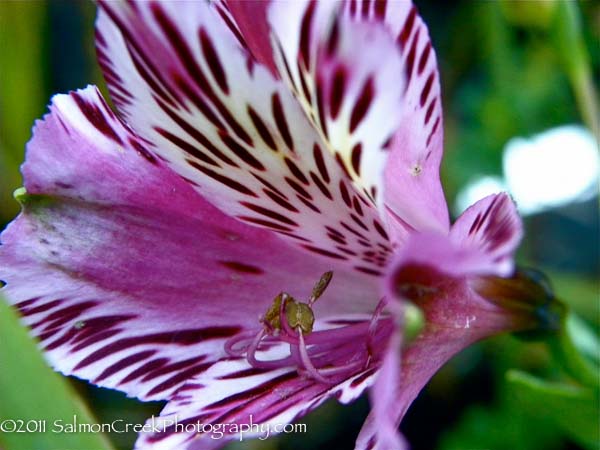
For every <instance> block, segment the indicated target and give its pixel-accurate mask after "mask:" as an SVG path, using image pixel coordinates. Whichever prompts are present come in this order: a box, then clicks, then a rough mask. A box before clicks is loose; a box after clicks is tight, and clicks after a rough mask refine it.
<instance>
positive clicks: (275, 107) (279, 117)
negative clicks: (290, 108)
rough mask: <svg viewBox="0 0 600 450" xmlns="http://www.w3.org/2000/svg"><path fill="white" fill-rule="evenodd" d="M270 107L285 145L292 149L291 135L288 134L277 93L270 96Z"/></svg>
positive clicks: (288, 130)
mask: <svg viewBox="0 0 600 450" xmlns="http://www.w3.org/2000/svg"><path fill="white" fill-rule="evenodd" d="M271 109H272V111H273V117H274V118H275V123H276V124H277V128H278V129H279V133H280V134H281V137H282V138H283V140H284V142H285V144H286V145H287V147H288V148H289V149H290V150H291V151H294V141H293V140H292V135H291V134H290V129H289V128H288V124H287V121H286V119H285V113H284V112H283V107H282V106H281V100H280V99H279V95H278V94H277V93H275V94H273V96H272V97H271Z"/></svg>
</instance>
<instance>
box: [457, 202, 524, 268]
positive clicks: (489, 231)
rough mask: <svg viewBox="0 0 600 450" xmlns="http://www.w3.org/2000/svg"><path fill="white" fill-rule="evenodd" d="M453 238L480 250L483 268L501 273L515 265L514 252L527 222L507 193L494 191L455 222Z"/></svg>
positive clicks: (469, 247) (463, 244)
mask: <svg viewBox="0 0 600 450" xmlns="http://www.w3.org/2000/svg"><path fill="white" fill-rule="evenodd" d="M450 237H451V238H452V240H453V241H454V242H456V243H458V244H460V245H461V247H464V248H468V249H471V250H473V251H476V252H479V253H480V256H481V258H482V261H481V265H480V266H479V270H481V271H482V272H483V273H485V272H487V273H488V274H496V275H500V276H507V275H510V274H511V273H512V271H513V269H514V263H513V259H512V255H513V253H514V252H515V250H516V249H517V246H518V245H519V242H520V241H521V238H522V237H523V225H522V223H521V218H520V217H519V215H518V213H517V209H516V207H515V204H514V202H513V201H512V199H511V198H510V197H509V196H508V195H507V194H496V195H490V196H488V197H486V198H484V199H482V200H480V201H478V202H477V203H475V204H474V205H472V206H470V207H469V208H468V209H467V210H466V211H465V212H464V213H463V214H462V215H461V216H460V217H459V218H458V220H457V221H456V223H455V224H454V225H453V226H452V230H451V231H450Z"/></svg>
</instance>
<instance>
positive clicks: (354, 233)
mask: <svg viewBox="0 0 600 450" xmlns="http://www.w3.org/2000/svg"><path fill="white" fill-rule="evenodd" d="M340 225H341V226H342V227H343V228H345V229H346V230H348V231H349V232H350V233H352V234H353V235H354V236H356V237H358V238H359V239H367V238H366V237H365V236H364V235H363V234H362V233H361V232H359V231H356V230H355V229H354V228H352V227H351V226H350V225H348V224H347V223H346V222H344V221H342V220H340Z"/></svg>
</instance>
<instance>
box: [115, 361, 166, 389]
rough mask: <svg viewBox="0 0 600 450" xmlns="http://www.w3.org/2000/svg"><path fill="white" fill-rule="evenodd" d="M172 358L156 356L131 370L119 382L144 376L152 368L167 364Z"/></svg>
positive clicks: (127, 381)
mask: <svg viewBox="0 0 600 450" xmlns="http://www.w3.org/2000/svg"><path fill="white" fill-rule="evenodd" d="M169 361H170V360H169V359H168V358H156V359H153V360H151V361H148V362H147V363H145V364H142V365H141V366H140V367H138V368H137V369H135V370H133V371H131V372H130V373H129V374H128V375H127V376H126V377H125V378H123V379H122V380H121V381H119V384H125V383H129V382H130V381H133V380H137V379H138V378H141V377H143V376H144V375H146V374H147V373H148V372H150V371H151V370H156V369H158V368H160V367H162V366H164V365H165V364H167V363H168V362H169Z"/></svg>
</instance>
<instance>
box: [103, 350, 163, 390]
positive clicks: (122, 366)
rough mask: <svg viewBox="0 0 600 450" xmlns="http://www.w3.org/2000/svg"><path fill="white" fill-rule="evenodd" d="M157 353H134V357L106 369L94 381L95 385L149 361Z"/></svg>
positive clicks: (152, 351)
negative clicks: (145, 360)
mask: <svg viewBox="0 0 600 450" xmlns="http://www.w3.org/2000/svg"><path fill="white" fill-rule="evenodd" d="M155 353H156V350H145V351H143V352H139V353H134V354H133V355H129V356H127V357H125V358H123V359H121V360H119V361H117V362H116V363H114V364H112V365H110V366H108V367H107V368H106V369H104V371H102V373H101V374H100V375H98V376H97V377H96V378H95V379H94V380H93V383H99V382H100V381H102V380H105V379H106V378H108V377H110V376H111V375H114V374H115V373H118V372H120V371H121V370H123V369H126V368H127V367H129V366H132V365H134V364H135V363H137V362H140V361H142V360H144V359H148V358H150V357H151V356H154V354H155Z"/></svg>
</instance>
